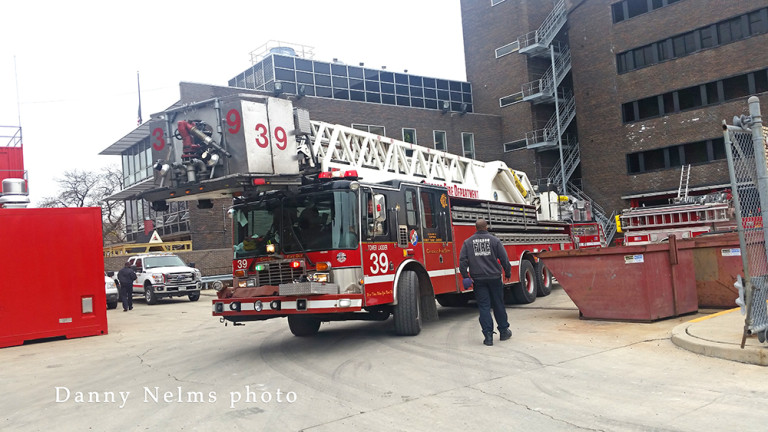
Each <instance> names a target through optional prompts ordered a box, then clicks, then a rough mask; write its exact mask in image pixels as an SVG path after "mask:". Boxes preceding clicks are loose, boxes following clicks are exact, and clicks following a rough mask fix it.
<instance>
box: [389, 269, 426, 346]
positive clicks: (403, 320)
mask: <svg viewBox="0 0 768 432" xmlns="http://www.w3.org/2000/svg"><path fill="white" fill-rule="evenodd" d="M394 320H395V333H397V334H398V335H400V336H416V335H417V334H419V333H420V332H421V307H420V305H419V278H418V276H416V273H415V272H413V271H409V270H406V271H404V272H403V273H402V274H401V275H400V280H399V281H398V282H397V304H396V305H395V310H394Z"/></svg>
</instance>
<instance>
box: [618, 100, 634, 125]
mask: <svg viewBox="0 0 768 432" xmlns="http://www.w3.org/2000/svg"><path fill="white" fill-rule="evenodd" d="M621 112H622V113H623V115H624V122H625V123H628V122H633V121H635V120H637V119H636V118H635V104H634V102H627V103H625V104H622V105H621Z"/></svg>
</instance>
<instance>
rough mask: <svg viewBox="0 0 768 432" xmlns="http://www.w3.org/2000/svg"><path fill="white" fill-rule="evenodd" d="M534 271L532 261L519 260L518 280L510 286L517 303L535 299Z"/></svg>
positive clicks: (529, 301)
mask: <svg viewBox="0 0 768 432" xmlns="http://www.w3.org/2000/svg"><path fill="white" fill-rule="evenodd" d="M536 274H537V273H536V271H535V270H534V269H533V263H531V262H530V261H528V260H525V259H524V260H520V282H518V283H516V284H515V285H514V287H512V294H513V295H514V297H515V301H516V302H517V303H519V304H528V303H533V302H534V301H535V300H536V285H537V283H536V280H537V279H538V278H537V277H536Z"/></svg>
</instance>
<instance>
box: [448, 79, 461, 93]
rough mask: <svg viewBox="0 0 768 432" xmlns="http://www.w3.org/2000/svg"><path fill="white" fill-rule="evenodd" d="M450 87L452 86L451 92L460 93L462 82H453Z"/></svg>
mask: <svg viewBox="0 0 768 432" xmlns="http://www.w3.org/2000/svg"><path fill="white" fill-rule="evenodd" d="M449 85H450V90H451V91H456V92H460V91H461V83H460V82H458V81H451V82H450V83H449Z"/></svg>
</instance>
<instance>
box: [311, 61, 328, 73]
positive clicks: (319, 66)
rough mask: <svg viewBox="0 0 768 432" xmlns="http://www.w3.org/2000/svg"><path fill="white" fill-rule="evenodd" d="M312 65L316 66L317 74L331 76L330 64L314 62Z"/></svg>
mask: <svg viewBox="0 0 768 432" xmlns="http://www.w3.org/2000/svg"><path fill="white" fill-rule="evenodd" d="M312 64H313V65H314V66H315V73H321V74H326V75H330V74H331V65H330V64H329V63H323V62H312Z"/></svg>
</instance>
